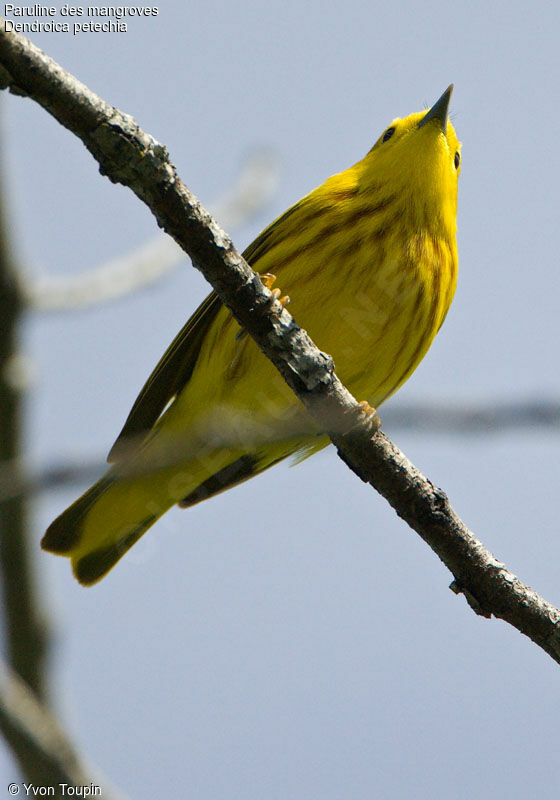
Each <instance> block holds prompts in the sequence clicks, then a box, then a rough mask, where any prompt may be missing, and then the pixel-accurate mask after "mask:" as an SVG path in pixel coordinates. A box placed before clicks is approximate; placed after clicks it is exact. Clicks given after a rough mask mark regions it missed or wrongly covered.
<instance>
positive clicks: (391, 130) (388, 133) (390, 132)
mask: <svg viewBox="0 0 560 800" xmlns="http://www.w3.org/2000/svg"><path fill="white" fill-rule="evenodd" d="M394 132H395V128H393V127H391V128H387V130H386V131H385V133H384V134H383V139H382V140H381V141H382V142H388V141H389V139H390V138H391V136H392V135H393V134H394Z"/></svg>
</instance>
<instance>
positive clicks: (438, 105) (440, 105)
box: [418, 84, 453, 133]
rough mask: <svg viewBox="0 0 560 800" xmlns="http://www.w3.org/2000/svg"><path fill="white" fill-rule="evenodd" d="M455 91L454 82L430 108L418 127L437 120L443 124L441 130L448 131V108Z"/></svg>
mask: <svg viewBox="0 0 560 800" xmlns="http://www.w3.org/2000/svg"><path fill="white" fill-rule="evenodd" d="M452 92H453V84H451V85H450V86H448V87H447V89H446V90H445V92H444V93H443V94H442V96H441V97H440V98H439V100H437V101H436V102H435V103H434V104H433V106H432V107H431V108H430V110H429V111H428V112H427V113H426V115H425V116H424V117H422V119H421V120H420V122H419V123H418V127H419V128H421V127H422V126H423V125H425V124H426V123H427V122H431V121H432V120H437V121H438V122H439V124H440V126H441V130H442V131H443V133H446V131H447V109H448V108H449V101H450V100H451V93H452Z"/></svg>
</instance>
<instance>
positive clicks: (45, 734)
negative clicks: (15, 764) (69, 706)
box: [0, 662, 123, 800]
mask: <svg viewBox="0 0 560 800" xmlns="http://www.w3.org/2000/svg"><path fill="white" fill-rule="evenodd" d="M0 727H1V728H2V731H3V732H4V735H5V736H6V738H7V740H8V741H9V743H10V745H11V747H12V749H13V750H14V752H15V753H16V754H17V756H18V761H19V762H20V765H21V766H22V769H23V770H24V775H26V777H27V780H28V781H29V782H31V783H33V784H35V786H37V787H52V788H53V790H54V792H55V794H54V795H53V796H55V797H61V796H63V793H62V791H61V789H60V786H61V784H67V785H69V786H72V787H81V786H90V785H91V782H92V779H93V780H95V783H96V784H98V785H100V786H101V788H102V796H103V797H104V798H112V799H113V800H118V798H121V800H122V798H123V795H121V794H117V793H116V791H115V790H112V789H110V787H109V785H108V783H107V781H106V780H105V779H102V778H101V777H100V776H99V775H98V774H96V773H95V771H93V770H92V769H91V767H90V765H86V764H85V763H84V761H83V759H82V758H81V756H80V755H79V753H78V752H77V751H76V749H75V748H74V746H73V745H72V743H71V742H70V741H69V740H68V739H67V737H66V735H65V734H64V731H63V730H62V729H61V728H60V726H59V725H58V723H57V721H56V719H55V718H54V717H53V716H52V714H51V713H50V711H49V710H48V708H47V707H46V706H45V705H44V704H43V703H41V702H40V701H39V699H38V698H37V695H36V694H35V693H34V692H33V691H31V689H30V688H29V687H28V685H27V684H26V683H25V682H24V681H23V680H21V678H20V677H19V676H18V675H17V674H16V673H15V672H14V671H13V670H11V669H10V668H9V667H8V666H7V665H6V664H3V663H1V662H0ZM67 795H68V792H66V796H67Z"/></svg>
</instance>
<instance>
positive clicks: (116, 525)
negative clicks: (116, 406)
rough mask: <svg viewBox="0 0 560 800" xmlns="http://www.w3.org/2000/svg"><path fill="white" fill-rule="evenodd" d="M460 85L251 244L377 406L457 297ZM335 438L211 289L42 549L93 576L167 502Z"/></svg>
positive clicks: (196, 496) (199, 496) (187, 499)
mask: <svg viewBox="0 0 560 800" xmlns="http://www.w3.org/2000/svg"><path fill="white" fill-rule="evenodd" d="M452 89H453V86H452V85H451V86H449V88H447V89H446V90H445V92H444V93H443V94H442V96H441V97H440V98H439V100H438V101H437V102H436V103H435V104H434V105H433V106H432V108H431V109H429V110H428V111H420V112H416V113H413V114H410V115H409V116H407V117H404V118H402V119H400V118H397V119H394V120H393V121H392V122H391V123H390V125H388V126H387V127H386V128H385V130H384V131H383V132H382V134H381V136H380V137H379V139H378V140H377V141H376V143H375V144H374V146H373V147H372V148H371V150H370V151H369V152H368V153H367V155H366V156H365V157H364V158H362V159H361V160H360V161H358V162H357V163H356V164H354V166H352V167H350V168H349V169H346V170H345V171H344V172H340V173H338V174H336V175H333V176H332V177H330V178H328V180H326V181H325V183H323V184H322V185H321V186H319V187H318V188H317V189H315V190H314V191H312V192H310V193H309V194H307V195H306V196H305V197H303V198H302V199H301V200H299V201H298V202H297V203H295V205H293V206H291V208H289V209H288V210H287V211H286V212H285V213H284V214H282V216H280V217H278V219H276V220H275V221H274V222H273V223H272V224H271V225H269V226H268V227H267V228H266V229H265V230H264V231H263V232H262V233H261V234H260V235H259V236H258V237H257V238H256V239H255V241H254V242H253V243H252V244H251V245H249V247H248V248H247V249H246V250H245V252H244V253H243V255H244V257H245V259H246V260H247V261H248V263H249V264H250V265H251V266H252V267H253V268H254V269H255V270H256V271H257V272H259V273H260V274H261V275H262V276H263V280H265V281H266V282H267V283H268V285H272V284H273V282H274V280H275V278H276V280H277V281H278V285H281V286H282V287H283V289H284V290H285V291H289V294H290V297H291V306H290V310H291V312H292V314H293V316H294V318H295V320H296V321H297V322H298V323H299V324H300V325H301V326H302V327H304V328H305V329H306V330H307V331H308V333H309V334H310V336H311V338H312V339H313V340H314V341H315V342H316V343H317V344H318V345H319V347H320V348H321V349H322V350H324V351H326V352H328V353H329V354H331V355H332V356H333V358H334V362H335V368H336V372H337V375H338V376H339V378H340V379H341V380H342V382H343V383H345V384H346V386H347V387H348V388H349V390H350V391H351V392H352V393H353V394H354V395H355V396H356V397H357V398H358V399H359V400H365V401H367V403H369V404H370V405H371V406H372V407H375V408H377V407H379V406H380V405H381V404H382V403H383V402H385V400H387V398H388V397H390V396H391V395H392V394H393V393H394V392H395V391H396V390H397V389H398V388H399V387H400V386H401V385H402V384H403V383H404V381H406V379H407V378H408V377H409V376H410V375H411V374H412V372H413V371H414V370H415V368H416V367H417V366H418V364H419V362H420V361H421V360H422V358H423V357H424V355H425V354H426V352H427V351H428V348H429V347H430V345H431V343H432V341H433V338H434V336H435V335H436V333H437V331H438V330H439V328H440V327H441V325H442V323H443V321H444V319H445V316H446V314H447V311H448V309H449V306H450V304H451V301H452V299H453V295H454V292H455V286H456V279H457V246H456V217H457V181H458V176H459V172H460V168H461V145H460V143H459V141H458V140H457V136H456V133H455V130H454V128H453V125H452V124H451V122H450V121H449V119H448V106H449V101H450V98H451V92H452ZM275 294H276V295H278V294H279V290H278V289H276V290H275ZM283 302H284V303H285V302H287V298H283ZM328 441H329V440H328V438H327V436H326V435H325V432H324V431H323V430H321V429H319V427H318V425H317V424H316V423H315V422H314V421H313V420H312V419H311V417H310V416H309V415H308V414H307V412H306V411H305V409H304V407H303V405H302V404H301V403H300V401H299V400H298V399H297V398H296V397H295V395H294V394H293V393H292V392H291V390H290V389H289V388H288V386H287V385H286V384H285V382H284V381H283V379H282V378H281V376H280V375H279V373H278V372H277V371H276V369H275V368H274V366H273V365H272V364H271V362H270V361H269V360H268V359H267V358H266V357H265V356H264V355H263V354H262V352H261V351H260V350H259V348H258V347H257V345H256V344H255V342H254V341H253V340H252V339H251V338H250V337H249V336H248V335H247V334H246V333H244V332H243V331H242V330H241V329H240V327H239V325H238V324H237V323H236V321H235V320H234V318H233V317H232V316H231V314H230V312H229V311H228V310H227V308H226V307H225V306H224V305H223V304H222V302H221V301H220V299H219V297H218V296H217V295H216V293H215V292H212V293H211V294H210V295H209V296H208V297H207V298H206V300H205V301H204V302H203V303H202V304H201V305H200V306H199V308H198V309H197V310H196V311H195V312H194V314H193V315H192V317H191V318H190V319H189V320H188V322H187V323H186V325H185V326H184V327H183V329H182V330H181V331H180V332H179V333H178V335H177V336H176V337H175V339H174V341H173V342H172V343H171V345H170V346H169V347H168V349H167V350H166V352H165V353H164V355H163V357H162V358H161V360H160V361H159V363H158V364H157V366H156V367H155V369H154V371H153V372H152V374H151V375H150V377H149V378H148V380H147V381H146V383H145V385H144V387H143V388H142V390H141V392H140V394H139V395H138V398H137V400H136V402H135V403H134V405H133V407H132V410H131V412H130V414H129V416H128V419H127V420H126V422H125V424H124V427H123V429H122V431H121V433H120V435H119V437H118V438H117V441H116V442H115V444H114V446H113V448H112V450H111V452H110V453H109V457H108V461H109V462H110V463H112V466H111V467H110V469H109V470H108V472H107V473H106V474H105V475H104V476H103V477H102V478H101V479H100V480H98V481H97V483H95V484H94V485H93V486H92V487H91V488H90V489H88V490H87V491H86V492H85V494H83V495H82V496H81V497H80V498H79V499H78V500H76V501H75V502H74V503H73V504H72V505H71V506H70V507H69V508H68V509H66V511H64V512H63V513H62V514H61V515H60V516H59V517H58V518H57V519H56V520H55V521H54V522H53V523H52V524H51V525H50V527H49V528H48V530H47V532H46V533H45V536H44V537H43V540H42V543H41V544H42V547H43V548H44V549H45V550H48V551H50V552H53V553H58V554H60V555H64V556H67V557H68V558H70V560H71V563H72V568H73V571H74V574H75V576H76V578H77V579H78V581H80V583H82V584H84V585H90V584H93V583H95V582H96V581H98V580H99V579H100V578H102V577H103V576H104V575H105V574H106V573H107V572H108V571H109V570H110V569H111V568H112V567H113V566H114V565H115V564H116V563H117V561H118V560H119V559H120V558H121V557H122V556H123V555H124V553H125V552H126V551H127V550H128V549H129V548H130V547H132V545H133V544H134V543H135V542H137V541H138V539H139V538H140V537H141V536H142V535H143V534H144V533H145V532H146V531H147V530H148V528H150V527H151V526H152V525H153V524H154V522H156V520H157V519H158V518H159V517H160V516H161V515H162V514H164V513H165V512H166V511H167V510H168V509H169V508H170V507H171V506H173V505H175V504H178V505H179V506H183V507H188V506H192V505H194V504H195V503H198V502H199V501H201V500H204V499H206V498H208V497H212V496H213V495H215V494H217V493H219V492H222V491H224V490H225V489H229V488H231V487H232V486H236V485H237V484H239V483H242V482H243V481H245V480H247V479H248V478H251V477H253V476H254V475H258V474H259V473H260V472H262V471H263V470H265V469H267V468H268V467H270V466H272V465H273V464H276V463H278V462H279V461H281V460H282V459H284V458H286V457H287V456H293V457H294V459H295V461H298V460H301V459H303V458H306V457H307V456H309V455H311V454H312V453H314V452H316V451H318V450H320V449H321V448H323V447H324V446H325V445H326V444H328Z"/></svg>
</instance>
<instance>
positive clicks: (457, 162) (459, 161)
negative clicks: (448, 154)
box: [454, 151, 461, 169]
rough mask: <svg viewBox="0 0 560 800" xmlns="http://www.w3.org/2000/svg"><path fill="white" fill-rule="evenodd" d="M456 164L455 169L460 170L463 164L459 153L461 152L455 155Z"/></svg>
mask: <svg viewBox="0 0 560 800" xmlns="http://www.w3.org/2000/svg"><path fill="white" fill-rule="evenodd" d="M454 163H455V169H459V164H460V163H461V154H460V153H459V151H457V152H456V153H455V161H454Z"/></svg>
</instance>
